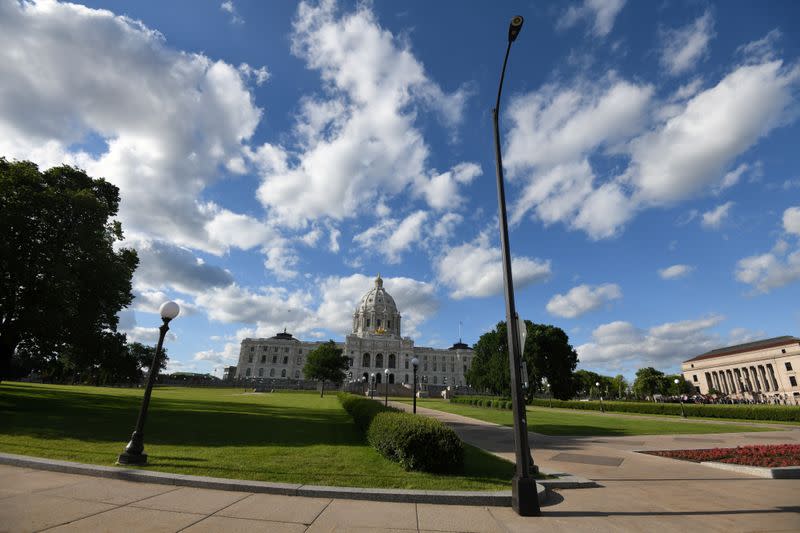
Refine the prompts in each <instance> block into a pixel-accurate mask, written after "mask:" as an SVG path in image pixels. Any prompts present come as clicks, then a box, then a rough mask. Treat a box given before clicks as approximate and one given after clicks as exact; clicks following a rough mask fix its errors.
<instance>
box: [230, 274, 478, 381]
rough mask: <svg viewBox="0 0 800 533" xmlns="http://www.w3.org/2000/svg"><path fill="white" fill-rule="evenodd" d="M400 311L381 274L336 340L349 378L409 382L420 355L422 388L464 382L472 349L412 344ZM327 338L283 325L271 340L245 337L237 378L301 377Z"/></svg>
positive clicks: (419, 375)
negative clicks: (302, 335)
mask: <svg viewBox="0 0 800 533" xmlns="http://www.w3.org/2000/svg"><path fill="white" fill-rule="evenodd" d="M401 324H402V316H401V315H400V312H399V310H398V309H397V304H395V302H394V298H392V296H391V295H390V294H389V293H388V292H386V289H384V287H383V279H381V277H380V275H378V277H377V278H375V286H374V287H372V288H371V289H370V290H369V291H367V293H366V294H364V296H363V297H362V298H361V301H360V302H359V303H358V305H357V306H356V309H355V311H354V312H353V329H352V332H351V333H350V334H348V335H347V337H346V338H345V341H344V342H337V343H336V345H337V346H338V347H339V348H341V349H342V354H343V355H344V356H346V357H347V358H348V361H349V370H348V372H347V377H348V379H349V380H360V379H362V378H366V379H367V380H368V379H369V377H370V375H371V374H373V373H374V374H375V380H376V382H377V383H382V382H383V381H385V380H386V379H387V378H386V377H385V376H386V375H387V374H386V370H388V383H390V384H393V383H394V384H409V386H410V383H411V382H412V379H413V367H412V365H411V359H412V358H414V357H416V358H417V359H418V360H419V366H418V368H417V383H418V384H419V386H420V387H421V388H423V389H428V388H432V389H437V388H444V387H447V386H464V385H466V381H465V378H464V375H465V374H466V372H467V370H468V369H469V367H470V364H471V363H472V357H473V351H472V349H471V348H470V347H469V346H467V345H466V344H464V343H462V342H461V341H460V340H459V342H457V343H455V344H454V345H453V346H452V347H450V348H448V349H438V348H427V347H422V346H414V341H413V340H412V339H411V338H410V337H403V336H402V335H401V331H402V330H401ZM321 344H323V342H320V341H317V342H309V341H301V340H299V339H295V338H294V337H293V336H292V335H291V333H287V332H286V331H285V330H284V331H283V333H278V334H276V335H275V336H274V337H271V338H269V339H244V340H243V341H242V345H241V350H240V352H239V363H238V365H237V366H236V374H235V375H236V377H237V378H239V379H253V380H303V379H304V376H303V366H304V365H305V362H306V357H307V356H308V353H309V352H310V351H311V350H313V349H314V348H316V347H318V346H320V345H321Z"/></svg>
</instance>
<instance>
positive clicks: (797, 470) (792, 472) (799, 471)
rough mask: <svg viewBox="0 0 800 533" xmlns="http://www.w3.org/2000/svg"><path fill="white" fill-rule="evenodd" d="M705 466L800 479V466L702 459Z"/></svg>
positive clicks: (765, 475) (760, 475)
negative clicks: (774, 465) (771, 465)
mask: <svg viewBox="0 0 800 533" xmlns="http://www.w3.org/2000/svg"><path fill="white" fill-rule="evenodd" d="M700 464H701V465H703V466H710V467H712V468H719V469H720V470H730V471H732V472H739V473H741V474H750V475H751V476H758V477H765V478H768V479H800V466H778V467H775V468H770V467H767V466H749V465H738V464H733V463H718V462H716V461H702V462H701V463H700Z"/></svg>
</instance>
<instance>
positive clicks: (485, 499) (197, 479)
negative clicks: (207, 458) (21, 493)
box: [0, 453, 550, 507]
mask: <svg viewBox="0 0 800 533" xmlns="http://www.w3.org/2000/svg"><path fill="white" fill-rule="evenodd" d="M0 464H4V465H9V466H17V467H22V468H36V469H39V470H49V471H51V472H61V473H66V474H80V475H85V476H95V477H104V478H110V479H120V480H123V481H135V482H139V483H157V484H161V485H175V486H181V487H193V488H202V489H215V490H229V491H239V492H257V493H265V494H281V495H284V496H305V497H315V498H342V499H348V500H370V501H378V502H401V503H433V504H445V505H475V506H496V507H510V506H511V491H510V490H503V491H496V492H467V491H435V490H407V489H371V488H361V487H328V486H320V485H302V484H293V483H270V482H265V481H248V480H243V479H227V478H216V477H206V476H190V475H186V474H171V473H167V472H152V471H148V470H139V469H135V468H121V467H116V466H100V465H89V464H84V463H73V462H70V461H60V460H57V459H41V458H38V457H28V456H25V455H15V454H10V453H0ZM536 489H537V492H538V496H539V504H540V505H544V504H545V503H547V501H548V499H549V497H550V491H549V490H548V487H546V486H544V484H543V483H542V482H541V481H538V480H537V482H536Z"/></svg>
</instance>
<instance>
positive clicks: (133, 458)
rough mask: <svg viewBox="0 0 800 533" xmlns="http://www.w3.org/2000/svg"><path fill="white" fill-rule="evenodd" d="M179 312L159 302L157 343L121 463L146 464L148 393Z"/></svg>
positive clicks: (151, 388) (120, 457)
mask: <svg viewBox="0 0 800 533" xmlns="http://www.w3.org/2000/svg"><path fill="white" fill-rule="evenodd" d="M180 312H181V308H180V307H179V306H178V304H176V303H175V302H164V303H163V304H161V308H160V309H159V313H161V321H162V324H161V327H160V328H158V330H159V332H160V334H159V336H158V345H157V346H156V353H155V355H153V362H152V363H150V371H149V372H148V373H147V388H145V390H144V399H143V400H142V406H141V408H140V409H139V418H138V419H137V420H136V428H135V429H134V430H133V435H131V440H130V442H129V443H128V445H127V446H125V451H124V452H122V453H121V454H120V455H119V457H118V458H117V462H118V463H119V464H122V465H144V464H147V454H146V453H144V423H145V420H147V408H148V407H150V394H151V393H152V392H153V384H154V383H155V382H156V376H157V375H158V368H159V367H160V366H161V348H162V347H163V346H164V337H165V336H166V335H167V331H169V322H170V320H172V319H173V318H175V317H176V316H178V313H180Z"/></svg>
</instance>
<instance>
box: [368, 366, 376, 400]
mask: <svg viewBox="0 0 800 533" xmlns="http://www.w3.org/2000/svg"><path fill="white" fill-rule="evenodd" d="M369 377H370V380H369V397H370V398H372V399H373V400H374V399H375V372H373V373H372V374H370V375H369Z"/></svg>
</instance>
